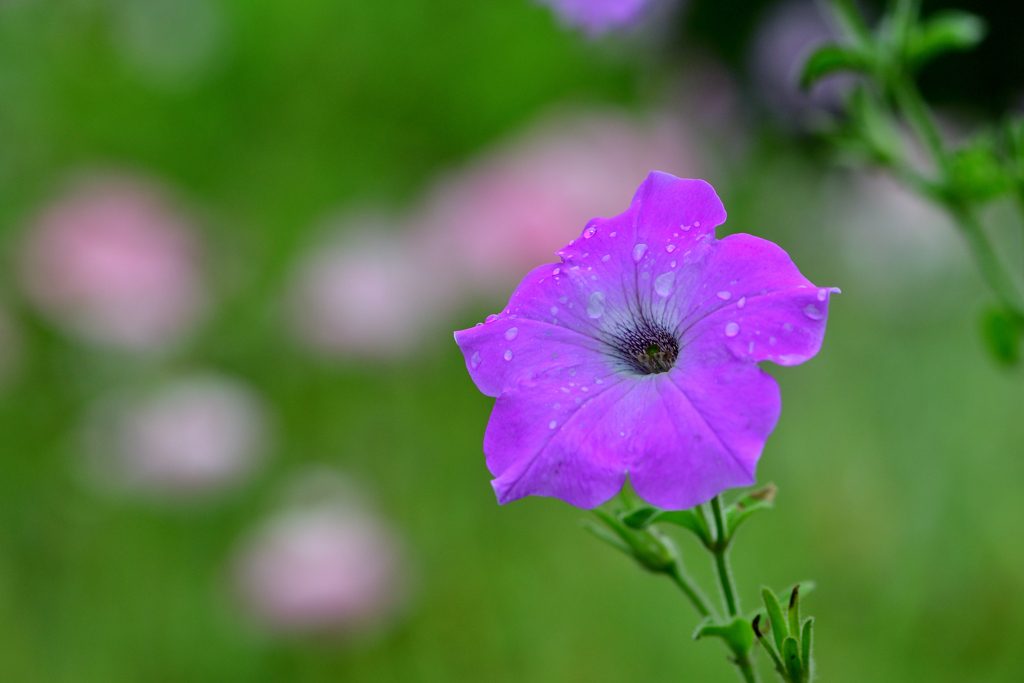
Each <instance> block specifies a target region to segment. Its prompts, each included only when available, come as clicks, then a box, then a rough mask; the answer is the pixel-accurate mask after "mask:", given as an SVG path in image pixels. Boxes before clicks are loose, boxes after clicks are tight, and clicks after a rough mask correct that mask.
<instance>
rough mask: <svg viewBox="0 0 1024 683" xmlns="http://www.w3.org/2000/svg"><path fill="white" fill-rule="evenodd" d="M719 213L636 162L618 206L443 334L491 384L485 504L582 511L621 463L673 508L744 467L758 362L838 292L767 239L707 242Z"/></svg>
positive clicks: (710, 491) (782, 353)
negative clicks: (545, 499) (541, 504)
mask: <svg viewBox="0 0 1024 683" xmlns="http://www.w3.org/2000/svg"><path fill="white" fill-rule="evenodd" d="M725 217H726V215H725V210H724V208H723V207H722V203H721V201H720V200H719V198H718V196H717V195H716V194H715V191H714V189H712V187H711V186H710V185H708V184H707V183H705V182H704V181H701V180H681V179H679V178H676V177H674V176H671V175H668V174H665V173H657V172H652V173H651V174H650V175H649V176H648V178H647V179H646V180H645V181H644V183H643V184H642V185H641V186H640V189H639V190H638V191H637V193H636V195H635V197H634V198H633V202H632V204H631V206H630V208H629V209H628V210H627V211H626V212H625V213H622V214H620V215H618V216H616V217H614V218H596V219H594V220H592V221H591V222H590V223H588V224H587V227H586V228H585V229H584V231H583V234H582V236H581V237H580V238H578V239H576V240H574V241H572V242H570V243H569V246H567V247H566V248H564V249H562V250H561V251H560V252H559V256H561V257H562V263H560V264H556V265H544V266H541V267H539V268H536V269H535V270H534V271H533V272H531V273H530V274H529V275H528V276H527V277H526V279H525V280H524V281H523V282H522V284H520V285H519V288H518V289H517V290H516V291H515V293H514V294H513V295H512V298H511V300H510V301H509V304H508V307H507V308H505V310H504V311H502V313H500V314H499V315H496V316H490V317H489V318H488V321H487V323H485V324H481V325H478V326H477V327H473V328H470V329H468V330H463V331H460V332H456V333H455V338H456V341H457V342H458V344H459V346H460V348H461V349H462V352H463V354H464V355H465V358H466V366H467V368H468V369H469V372H470V375H471V376H472V378H473V381H474V382H476V385H477V387H479V389H480V390H481V391H482V392H483V393H485V394H487V395H488V396H495V397H497V401H496V402H495V405H494V411H493V412H492V414H491V419H490V422H489V423H488V425H487V431H486V434H485V436H484V451H485V453H486V455H487V466H488V468H489V469H490V471H491V472H492V474H494V475H495V477H496V478H495V479H494V481H493V482H492V484H493V486H494V489H495V491H496V493H497V495H498V501H499V502H501V503H506V502H508V501H511V500H515V499H517V498H521V497H523V496H527V495H543V496H554V497H556V498H561V499H562V500H564V501H566V502H568V503H570V504H572V505H576V506H578V507H583V508H590V507H594V506H596V505H599V504H601V503H603V502H604V501H606V500H608V499H609V498H611V497H612V496H614V495H615V494H616V492H618V490H619V489H620V488H621V487H622V485H623V483H624V481H625V479H626V476H627V474H628V475H629V477H630V480H631V481H632V484H633V486H634V488H635V489H636V491H637V492H638V493H639V494H640V495H641V496H642V497H643V498H644V499H645V500H647V501H648V502H650V503H652V504H654V505H658V506H661V507H664V508H670V509H683V508H688V507H691V506H693V505H696V504H698V503H702V502H704V501H706V500H708V499H710V498H712V497H713V496H715V495H716V494H718V493H720V492H721V491H723V490H725V489H727V488H730V487H735V486H745V485H749V484H752V483H753V482H754V469H755V466H756V464H757V460H758V458H759V457H760V455H761V451H762V449H763V447H764V443H765V440H766V439H767V438H768V435H769V434H770V433H771V431H772V430H773V429H774V427H775V423H776V421H777V419H778V416H779V410H780V407H781V404H780V399H779V389H778V386H777V385H776V383H775V380H774V379H772V377H771V376H770V375H768V374H767V373H765V372H763V371H762V370H761V369H760V368H759V367H758V366H757V362H758V361H763V360H771V361H774V362H776V363H779V364H781V365H796V364H798V363H802V362H804V361H805V360H807V359H809V358H811V357H812V356H814V355H815V354H816V353H817V352H818V349H819V348H820V347H821V342H822V337H823V335H824V333H825V321H826V317H827V315H828V304H829V295H830V294H831V293H832V292H833V291H837V290H833V289H828V288H817V287H815V286H814V285H813V284H811V282H810V281H808V280H807V279H806V278H804V277H803V276H802V275H801V274H800V272H799V271H798V270H797V268H796V266H794V265H793V262H792V261H791V260H790V258H789V256H788V255H787V254H786V253H785V252H784V251H783V250H782V249H780V248H779V247H778V246H776V245H775V244H772V243H771V242H767V241H765V240H762V239H759V238H757V237H752V236H750V235H744V234H737V235H730V236H729V237H726V238H725V239H722V240H716V239H715V237H714V234H715V233H714V231H715V227H717V226H718V225H721V224H722V223H723V222H724V221H725Z"/></svg>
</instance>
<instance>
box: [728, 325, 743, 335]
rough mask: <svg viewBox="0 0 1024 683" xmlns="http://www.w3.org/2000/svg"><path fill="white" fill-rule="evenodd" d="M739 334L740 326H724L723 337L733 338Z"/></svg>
mask: <svg viewBox="0 0 1024 683" xmlns="http://www.w3.org/2000/svg"><path fill="white" fill-rule="evenodd" d="M739 333H740V326H739V325H738V324H736V323H729V324H728V325H726V326H725V336H726V337H735V336H736V335H737V334H739Z"/></svg>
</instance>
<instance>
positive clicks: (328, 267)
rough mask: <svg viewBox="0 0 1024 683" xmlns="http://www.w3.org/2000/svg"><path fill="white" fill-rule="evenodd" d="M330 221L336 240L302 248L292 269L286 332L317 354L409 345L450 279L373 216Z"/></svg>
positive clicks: (380, 352) (381, 351) (373, 352)
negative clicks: (288, 329)
mask: <svg viewBox="0 0 1024 683" xmlns="http://www.w3.org/2000/svg"><path fill="white" fill-rule="evenodd" d="M334 227H335V229H336V230H338V232H339V233H341V236H340V237H339V238H338V240H337V241H336V242H334V243H333V244H329V245H326V246H321V247H320V248H317V249H313V250H311V251H309V252H308V253H307V254H306V255H305V256H303V257H302V258H301V259H300V261H299V263H298V265H297V267H296V270H295V274H294V276H293V281H292V284H291V289H290V293H289V298H288V301H289V311H290V314H291V317H292V323H293V330H294V331H295V333H296V334H297V336H298V337H299V339H300V340H301V341H302V342H303V343H304V344H305V345H306V346H308V347H310V348H312V349H314V350H316V351H319V352H322V353H333V354H339V353H341V354H343V353H354V354H358V355H365V356H371V357H374V356H389V355H393V354H395V353H403V352H407V351H410V350H411V349H412V348H413V347H414V346H415V344H416V342H417V341H419V340H420V337H421V333H422V330H423V328H424V327H425V326H426V325H427V324H428V323H429V322H430V321H431V320H436V318H437V313H438V311H439V307H442V306H444V305H446V300H447V298H448V296H449V294H450V288H449V287H448V286H447V285H446V283H447V282H449V281H450V280H451V278H445V277H444V276H443V275H441V274H439V273H436V272H432V271H431V270H430V268H429V266H430V262H431V260H430V259H426V258H423V256H424V254H423V253H422V252H420V253H417V252H416V250H415V249H414V243H413V238H412V237H411V236H410V235H408V234H407V231H402V230H400V229H395V228H394V227H392V226H390V225H387V223H386V221H385V220H384V219H382V218H380V217H372V216H360V217H350V218H347V219H345V220H342V221H340V222H339V223H338V224H337V225H335V226H334ZM425 246H426V248H429V245H425Z"/></svg>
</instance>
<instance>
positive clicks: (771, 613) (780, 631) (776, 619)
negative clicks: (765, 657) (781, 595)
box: [761, 586, 789, 652]
mask: <svg viewBox="0 0 1024 683" xmlns="http://www.w3.org/2000/svg"><path fill="white" fill-rule="evenodd" d="M761 597H762V598H763V599H764V606H765V609H767V610H768V618H769V619H770V620H771V622H772V636H773V637H774V638H775V645H776V646H778V648H779V652H782V642H783V641H784V640H785V639H786V636H788V635H789V627H788V626H786V617H785V616H783V614H782V606H781V605H780V604H779V599H778V598H777V597H775V593H773V592H772V589H771V588H768V587H767V586H765V587H763V588H761Z"/></svg>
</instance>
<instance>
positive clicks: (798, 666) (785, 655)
mask: <svg viewBox="0 0 1024 683" xmlns="http://www.w3.org/2000/svg"><path fill="white" fill-rule="evenodd" d="M782 661H783V663H784V664H785V665H786V673H787V674H788V675H789V679H790V680H791V681H793V683H800V682H801V681H803V679H804V673H803V664H802V663H801V662H800V644H799V643H797V642H796V638H794V637H793V636H789V637H787V638H786V639H785V640H784V641H783V643H782Z"/></svg>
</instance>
